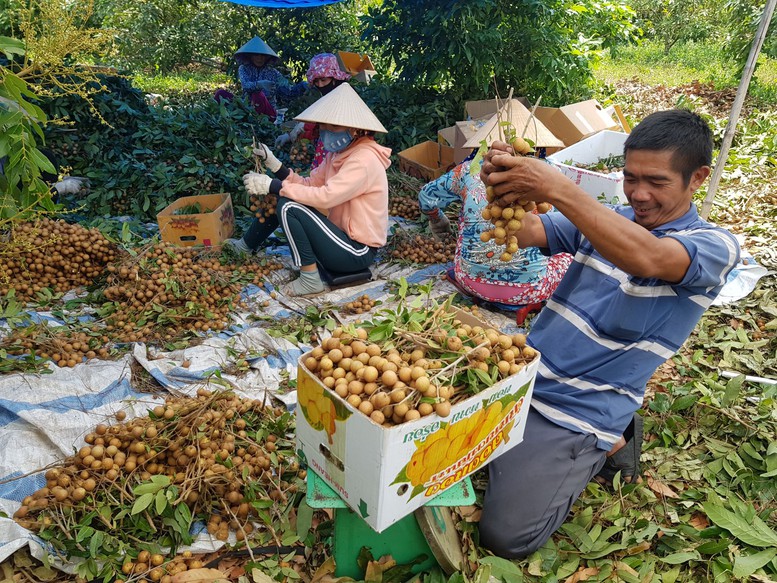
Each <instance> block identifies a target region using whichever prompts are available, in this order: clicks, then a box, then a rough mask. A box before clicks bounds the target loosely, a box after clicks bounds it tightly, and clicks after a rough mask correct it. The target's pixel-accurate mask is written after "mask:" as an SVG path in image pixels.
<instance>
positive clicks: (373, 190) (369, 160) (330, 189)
mask: <svg viewBox="0 0 777 583" xmlns="http://www.w3.org/2000/svg"><path fill="white" fill-rule="evenodd" d="M390 155H391V149H390V148H386V147H385V146H381V145H379V144H377V143H376V142H375V140H373V139H372V138H369V137H363V138H359V139H357V140H356V141H355V142H354V143H353V144H351V145H350V146H349V147H348V148H346V149H345V150H344V151H342V152H338V153H336V154H328V155H327V156H325V157H324V161H323V162H322V163H321V165H320V166H317V167H316V168H314V169H313V170H312V171H311V173H310V176H309V177H308V178H303V177H302V176H299V175H298V174H295V173H294V172H292V173H291V174H289V175H288V176H287V177H286V180H284V181H283V187H282V188H281V196H285V197H288V198H290V199H292V200H296V201H297V202H299V203H302V204H304V205H307V206H312V207H315V208H320V209H329V215H328V218H329V220H330V221H332V222H333V223H334V224H335V225H337V226H338V227H340V228H341V229H342V230H343V231H345V232H346V233H347V234H348V236H349V237H350V238H351V239H353V240H354V241H358V242H359V243H364V244H365V245H369V246H370V247H382V246H383V245H385V244H386V231H387V230H388V179H387V178H386V169H387V168H388V167H389V166H390V165H391V160H390V159H389V156H390Z"/></svg>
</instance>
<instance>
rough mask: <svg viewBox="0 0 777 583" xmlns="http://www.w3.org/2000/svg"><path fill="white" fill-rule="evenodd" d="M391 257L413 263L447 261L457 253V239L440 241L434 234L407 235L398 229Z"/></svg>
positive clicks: (393, 239)
mask: <svg viewBox="0 0 777 583" xmlns="http://www.w3.org/2000/svg"><path fill="white" fill-rule="evenodd" d="M390 247H392V250H391V258H392V259H396V260H398V261H411V262H413V263H447V262H449V261H453V258H454V256H455V255H456V241H455V240H454V239H453V238H452V237H451V238H448V239H446V240H445V241H438V240H437V239H435V238H434V237H432V236H426V235H415V236H410V237H407V236H406V235H404V234H400V232H399V231H398V232H397V233H396V234H395V235H394V236H393V237H392V240H391V243H390Z"/></svg>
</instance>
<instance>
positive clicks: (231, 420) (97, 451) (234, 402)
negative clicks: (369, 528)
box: [14, 388, 306, 581]
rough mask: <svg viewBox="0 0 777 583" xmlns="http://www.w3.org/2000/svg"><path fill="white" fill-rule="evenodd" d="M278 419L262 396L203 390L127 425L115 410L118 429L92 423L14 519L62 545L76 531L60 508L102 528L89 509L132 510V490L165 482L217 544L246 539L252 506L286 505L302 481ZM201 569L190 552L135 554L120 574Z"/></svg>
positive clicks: (157, 521) (158, 521) (159, 526)
mask: <svg viewBox="0 0 777 583" xmlns="http://www.w3.org/2000/svg"><path fill="white" fill-rule="evenodd" d="M283 414H284V411H283V410H282V409H274V408H271V407H267V406H265V404H264V403H262V402H261V401H258V400H250V399H245V398H241V397H238V396H237V395H235V394H234V393H232V392H229V391H224V392H210V391H208V390H206V389H204V388H201V389H199V390H198V391H197V396H196V397H186V396H184V397H169V398H168V399H167V400H166V401H165V403H164V404H160V405H157V406H155V407H153V408H152V409H149V411H148V414H147V415H145V416H142V417H137V418H134V419H131V420H126V419H127V415H126V412H125V411H123V410H120V411H118V412H117V413H116V416H115V419H116V421H117V423H116V424H114V425H107V424H100V425H97V426H96V427H95V429H94V431H92V432H90V433H88V434H87V435H86V436H85V437H84V441H85V442H86V445H84V446H83V447H81V448H80V449H79V450H78V452H77V453H75V454H74V455H72V456H70V457H68V458H66V459H65V460H64V461H63V462H62V463H61V464H58V465H57V466H56V467H52V468H50V469H48V470H47V471H46V473H45V478H46V485H45V486H44V487H43V488H41V489H39V490H37V491H36V492H35V493H33V494H32V495H30V496H27V497H26V498H25V499H24V500H23V501H22V505H21V507H20V508H19V509H18V510H17V511H16V513H15V514H14V520H16V522H18V523H19V524H20V525H22V526H23V527H25V528H28V529H30V530H33V531H35V532H39V531H44V530H45V531H47V533H48V534H49V536H50V538H53V539H56V538H63V539H65V538H69V537H72V533H71V532H69V531H68V530H67V527H66V525H64V524H62V523H61V522H59V521H58V520H57V516H58V515H59V514H60V513H61V512H62V511H63V510H64V511H66V512H67V513H68V516H69V517H71V519H72V520H73V521H74V523H78V522H79V521H86V522H91V526H93V527H94V528H95V529H97V530H105V528H106V527H105V525H104V524H103V523H102V522H101V521H100V520H99V519H98V518H97V517H96V516H95V514H96V513H95V512H94V511H95V509H97V508H100V509H101V512H109V514H110V516H112V517H117V516H119V515H120V513H121V512H122V511H129V509H131V508H132V507H133V504H134V502H135V500H134V499H133V498H134V496H133V494H132V492H133V490H134V488H135V487H136V486H138V485H139V484H141V483H148V482H149V481H150V480H151V478H152V477H153V476H167V477H168V478H169V480H170V484H174V485H175V486H176V487H177V489H178V499H177V501H176V502H175V503H183V504H186V505H187V506H188V507H189V509H190V512H191V515H192V517H193V519H194V520H197V519H204V520H205V521H206V523H207V528H208V531H209V532H210V533H211V534H212V535H213V536H214V537H215V538H217V539H219V540H222V541H226V540H227V538H228V537H229V535H230V533H231V532H234V533H235V535H236V537H237V539H238V540H243V539H244V538H245V537H246V536H247V535H250V533H251V532H252V531H253V528H254V527H253V523H254V522H260V520H259V518H258V516H257V511H256V510H255V509H254V507H253V506H252V504H251V503H252V502H253V501H254V500H259V499H261V500H262V501H263V502H266V503H267V504H269V505H270V506H272V505H275V504H281V505H282V504H286V503H288V501H289V498H290V497H291V496H293V495H295V494H296V492H298V491H299V490H300V487H301V486H302V485H303V484H304V479H305V476H306V472H305V471H304V470H301V469H300V465H299V462H298V461H297V460H296V458H295V457H294V456H293V451H294V450H293V443H291V442H289V441H288V440H287V439H286V435H285V431H286V430H285V429H283V428H282V426H281V425H280V424H279V419H280V418H281V417H282V416H283ZM279 428H280V429H279ZM264 507H266V505H265V506H263V508H264ZM147 520H153V522H154V524H153V528H152V529H151V530H149V535H148V539H147V540H146V542H148V543H149V544H153V543H154V542H157V543H160V544H161V543H163V542H164V539H165V532H164V531H165V529H166V527H165V525H164V524H163V518H162V517H161V516H156V515H155V516H154V517H153V518H152V517H151V516H147ZM112 530H113V532H111V533H110V534H111V535H112V536H118V537H121V533H122V530H121V526H120V524H119V525H117V526H114V527H113V528H112ZM152 532H153V533H155V534H151V533H152ZM155 537H156V538H157V539H158V540H156V541H155V540H153V539H154V538H155ZM182 559H186V563H185V564H183V563H182V562H181V561H182ZM201 566H202V565H201V564H199V563H198V562H196V560H195V559H193V558H191V554H189V557H186V556H184V557H179V558H178V560H175V559H173V560H172V561H170V562H167V559H166V558H165V557H164V556H162V555H158V556H156V555H153V554H150V553H148V552H144V551H140V552H139V553H138V555H137V557H135V558H134V559H128V560H125V561H124V562H123V563H122V564H121V565H120V566H118V568H120V569H121V571H122V572H123V573H124V574H125V575H130V574H133V575H138V576H145V577H148V578H150V579H151V580H152V581H168V580H169V579H163V576H165V575H172V574H175V572H177V571H180V570H185V569H184V568H183V567H187V568H191V569H194V568H197V567H201ZM155 569H158V570H156V571H155ZM156 575H159V578H157V577H156Z"/></svg>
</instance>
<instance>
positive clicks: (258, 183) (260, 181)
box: [243, 172, 272, 196]
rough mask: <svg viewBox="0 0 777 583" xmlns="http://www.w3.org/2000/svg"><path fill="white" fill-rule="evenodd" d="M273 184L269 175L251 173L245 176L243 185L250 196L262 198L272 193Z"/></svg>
mask: <svg viewBox="0 0 777 583" xmlns="http://www.w3.org/2000/svg"><path fill="white" fill-rule="evenodd" d="M271 183H272V178H270V177H269V176H267V174H259V173H258V172H249V173H248V174H246V175H245V176H243V185H244V186H245V188H246V190H247V191H248V194H253V195H254V196H261V195H263V194H267V193H268V192H270V184H271Z"/></svg>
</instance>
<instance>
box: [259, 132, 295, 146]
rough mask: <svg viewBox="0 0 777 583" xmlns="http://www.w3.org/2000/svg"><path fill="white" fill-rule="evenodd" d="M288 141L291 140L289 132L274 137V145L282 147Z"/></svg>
mask: <svg viewBox="0 0 777 583" xmlns="http://www.w3.org/2000/svg"><path fill="white" fill-rule="evenodd" d="M290 141H291V136H290V135H289V134H281V135H280V136H278V137H277V138H275V147H276V148H283V146H285V145H286V144H288V143H289V142H290ZM257 149H258V148H257Z"/></svg>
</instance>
